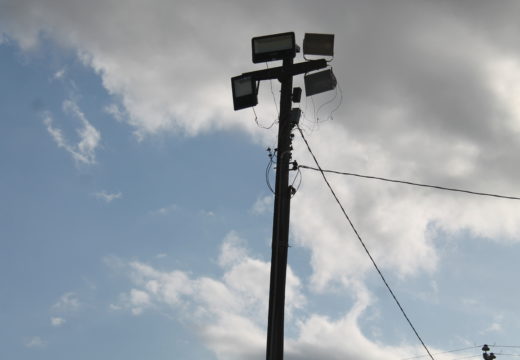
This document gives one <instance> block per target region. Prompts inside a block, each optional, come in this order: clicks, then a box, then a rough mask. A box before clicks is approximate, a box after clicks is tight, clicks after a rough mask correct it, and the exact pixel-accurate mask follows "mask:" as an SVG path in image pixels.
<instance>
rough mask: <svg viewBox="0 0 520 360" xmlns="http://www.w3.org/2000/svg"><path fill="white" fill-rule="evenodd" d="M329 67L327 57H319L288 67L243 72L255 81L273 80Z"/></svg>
mask: <svg viewBox="0 0 520 360" xmlns="http://www.w3.org/2000/svg"><path fill="white" fill-rule="evenodd" d="M325 67H327V61H326V60H325V59H317V60H310V61H304V62H301V63H297V64H292V65H291V66H289V67H288V68H286V67H284V66H277V67H274V68H270V69H264V70H257V71H251V72H247V73H243V74H242V76H243V77H250V78H251V79H253V80H254V81H261V80H273V79H278V80H280V79H282V78H283V77H285V76H294V75H299V74H305V73H308V72H310V71H314V70H319V69H323V68H325Z"/></svg>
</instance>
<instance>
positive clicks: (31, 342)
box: [24, 336, 47, 348]
mask: <svg viewBox="0 0 520 360" xmlns="http://www.w3.org/2000/svg"><path fill="white" fill-rule="evenodd" d="M45 345H47V343H46V342H45V341H44V340H43V339H42V338H41V337H39V336H33V337H32V338H30V339H27V340H26V341H25V343H24V346H25V347H27V348H39V347H44V346H45Z"/></svg>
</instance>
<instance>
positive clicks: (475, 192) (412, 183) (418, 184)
mask: <svg viewBox="0 0 520 360" xmlns="http://www.w3.org/2000/svg"><path fill="white" fill-rule="evenodd" d="M300 167H301V168H302V169H309V170H315V171H320V172H326V173H331V174H337V175H346V176H354V177H359V178H365V179H373V180H381V181H386V182H392V183H399V184H405V185H413V186H420V187H426V188H432V189H437V190H445V191H454V192H460V193H466V194H471V195H479V196H489V197H495V198H500V199H508V200H520V197H517V196H509V195H499V194H493V193H485V192H478V191H472V190H465V189H457V188H450V187H446V186H438V185H429V184H422V183H417V182H412V181H405V180H396V179H389V178H384V177H379V176H371V175H362V174H357V173H350V172H342V171H336V170H325V169H318V168H315V167H312V166H306V165H300Z"/></svg>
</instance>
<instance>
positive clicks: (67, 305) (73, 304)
mask: <svg viewBox="0 0 520 360" xmlns="http://www.w3.org/2000/svg"><path fill="white" fill-rule="evenodd" d="M80 307H81V302H80V301H79V299H78V297H77V295H76V294H75V293H73V292H68V293H65V294H63V295H62V296H61V297H60V298H59V300H58V301H57V302H56V303H55V304H54V305H52V309H54V310H57V311H63V312H71V311H77V310H79V308H80Z"/></svg>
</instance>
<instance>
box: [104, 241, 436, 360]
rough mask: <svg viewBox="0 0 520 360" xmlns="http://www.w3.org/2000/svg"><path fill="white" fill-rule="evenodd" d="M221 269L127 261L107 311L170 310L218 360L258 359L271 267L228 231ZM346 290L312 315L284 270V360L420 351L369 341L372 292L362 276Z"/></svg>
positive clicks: (389, 356) (261, 353) (402, 354)
mask: <svg viewBox="0 0 520 360" xmlns="http://www.w3.org/2000/svg"><path fill="white" fill-rule="evenodd" d="M219 266H220V267H221V269H222V270H223V271H224V272H223V275H222V277H220V278H218V279H217V278H209V277H202V276H201V277H192V276H190V275H189V274H187V273H185V272H181V271H172V272H165V271H160V270H157V269H155V268H153V267H152V266H150V265H147V264H143V263H141V262H131V263H128V267H129V269H131V278H132V279H133V281H134V284H135V285H137V288H133V289H131V290H130V292H129V293H127V294H125V296H124V297H122V298H121V305H113V306H112V308H114V309H121V308H126V309H128V310H129V311H130V312H131V313H132V314H134V315H139V314H143V312H144V311H145V310H146V309H151V308H160V307H163V308H164V307H166V308H170V309H171V310H173V311H175V312H176V316H175V318H177V319H180V320H181V321H182V322H183V323H185V324H190V327H191V325H194V328H195V329H196V330H197V332H198V335H199V336H200V337H201V338H202V340H203V341H204V343H205V345H206V346H207V347H208V348H209V349H210V350H212V351H213V352H214V353H215V354H216V356H217V358H218V359H227V360H234V359H244V358H248V359H262V358H264V357H265V328H266V318H267V305H268V304H267V303H268V289H269V284H268V282H269V268H270V265H269V263H267V262H263V261H261V260H258V259H255V258H253V257H251V256H250V255H249V254H248V252H247V249H246V248H245V247H244V241H243V240H242V239H240V237H239V236H238V235H237V234H236V233H234V232H231V233H230V234H228V236H226V238H225V239H224V241H223V243H222V246H221V250H220V256H219ZM350 289H351V293H352V294H353V296H354V299H355V301H354V304H353V306H352V307H351V308H350V309H348V308H347V311H346V312H345V313H343V314H341V315H340V316H338V317H335V318H330V317H328V316H325V315H321V314H319V313H310V312H309V311H308V309H307V298H306V296H305V295H304V294H303V287H302V283H301V281H300V279H299V278H298V277H297V276H296V275H295V274H294V273H293V272H292V270H291V268H290V267H289V268H288V276H287V292H286V323H287V325H286V326H294V327H295V328H296V333H295V335H294V336H288V335H287V336H286V345H285V349H286V350H285V354H286V355H285V357H286V358H287V359H304V360H305V359H309V360H311V359H318V358H327V359H345V358H357V359H362V360H369V359H375V358H385V359H390V360H398V359H402V358H406V357H407V356H408V357H409V356H410V354H415V353H420V352H421V349H420V348H419V347H418V346H411V345H406V344H402V345H400V346H386V345H382V344H379V343H377V342H374V341H372V340H370V339H369V338H367V336H366V335H365V334H364V333H363V332H362V331H361V329H360V324H359V322H360V318H361V317H362V316H363V315H364V314H366V310H367V309H368V308H369V307H370V306H371V305H372V302H373V300H372V299H373V296H372V295H371V294H370V292H369V291H368V290H367V289H366V287H365V285H364V284H363V283H362V282H359V281H352V282H351V283H350ZM163 311H164V310H163ZM188 314H189V315H188ZM345 339H349V341H345ZM352 344H355V346H352ZM431 350H432V351H434V350H435V349H431ZM439 359H444V358H443V357H439Z"/></svg>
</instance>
